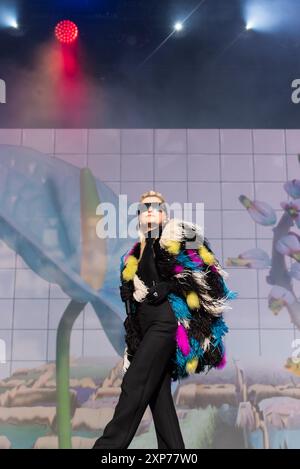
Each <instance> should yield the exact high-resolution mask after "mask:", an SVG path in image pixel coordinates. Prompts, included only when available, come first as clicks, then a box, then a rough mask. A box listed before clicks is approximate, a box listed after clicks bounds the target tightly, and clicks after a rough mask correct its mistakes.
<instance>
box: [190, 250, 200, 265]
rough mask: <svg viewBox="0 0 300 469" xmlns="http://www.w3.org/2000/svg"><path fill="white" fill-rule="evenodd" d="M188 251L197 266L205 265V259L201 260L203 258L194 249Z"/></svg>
mask: <svg viewBox="0 0 300 469" xmlns="http://www.w3.org/2000/svg"><path fill="white" fill-rule="evenodd" d="M186 251H187V253H188V255H189V257H190V259H191V260H192V261H193V262H196V263H197V264H203V259H201V257H200V256H199V255H198V254H197V253H196V252H195V251H194V250H193V249H187V250H186Z"/></svg>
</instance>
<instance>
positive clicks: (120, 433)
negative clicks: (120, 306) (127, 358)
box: [93, 300, 185, 449]
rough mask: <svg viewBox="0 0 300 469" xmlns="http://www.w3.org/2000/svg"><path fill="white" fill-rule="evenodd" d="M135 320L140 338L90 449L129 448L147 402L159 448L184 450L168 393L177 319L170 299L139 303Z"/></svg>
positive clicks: (169, 390) (170, 394) (173, 407)
mask: <svg viewBox="0 0 300 469" xmlns="http://www.w3.org/2000/svg"><path fill="white" fill-rule="evenodd" d="M136 314H137V320H138V321H139V322H140V325H141V330H142V341H141V343H140V345H139V347H138V350H137V352H136V353H135V355H134V357H133V359H132V362H131V363H130V365H129V368H128V369H127V371H126V373H125V375H124V377H123V380H122V384H121V394H120V397H119V401H118V403H117V405H116V407H115V412H114V415H113V417H112V419H111V421H110V422H109V423H108V424H107V425H106V427H105V429H104V431H103V435H102V436H101V437H100V438H98V439H97V440H96V442H95V444H94V446H93V449H101V448H103V449H104V448H105V449H113V448H128V446H129V445H130V442H131V440H132V439H133V437H134V435H135V433H136V430H137V428H138V426H139V423H140V421H141V419H142V417H143V415H144V413H145V410H146V408H147V406H148V404H149V406H150V409H151V412H152V416H153V421H154V426H155V431H156V436H157V443H158V449H184V448H185V446H184V441H183V438H182V434H181V431H180V426H179V421H178V417H177V413H176V409H175V406H174V402H173V397H172V393H171V376H170V358H171V356H172V355H173V354H174V352H175V350H176V329H177V321H176V318H175V315H174V312H173V311H172V309H171V305H170V304H169V301H168V300H166V301H164V302H163V303H161V304H160V305H157V306H154V305H148V304H146V303H141V304H140V305H139V307H138V309H137V312H136Z"/></svg>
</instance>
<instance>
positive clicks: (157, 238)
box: [93, 191, 236, 449]
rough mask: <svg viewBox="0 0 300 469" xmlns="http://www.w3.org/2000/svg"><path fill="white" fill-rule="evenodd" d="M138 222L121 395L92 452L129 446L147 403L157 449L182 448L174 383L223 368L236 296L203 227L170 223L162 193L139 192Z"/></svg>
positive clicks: (126, 281)
mask: <svg viewBox="0 0 300 469" xmlns="http://www.w3.org/2000/svg"><path fill="white" fill-rule="evenodd" d="M138 219H139V229H138V234H139V240H138V241H137V242H136V243H135V244H134V245H133V247H132V248H131V249H130V250H129V251H127V252H126V253H125V254H123V256H122V257H121V278H122V285H121V287H120V293H121V298H122V300H123V301H124V302H127V303H128V304H129V310H128V314H127V317H126V319H125V321H124V327H125V330H126V334H125V341H126V348H125V351H124V359H123V380H122V384H121V394H120V397H119V401H118V403H117V405H116V407H115V412H114V415H113V418H112V419H111V421H110V422H109V423H108V424H107V425H106V427H105V429H104V431H103V434H102V436H101V437H100V438H98V439H97V440H96V442H95V444H94V446H93V448H94V449H101V448H103V449H104V448H105V449H108V448H109V449H113V448H128V446H129V445H130V442H131V441H132V438H133V437H134V435H135V433H136V430H137V428H138V426H139V423H140V421H141V419H142V417H143V415H144V413H145V410H146V408H147V406H148V405H149V406H150V409H151V412H152V415H153V421H154V425H155V430H156V435H157V443H158V449H184V448H185V444H184V440H183V437H182V434H181V430H180V426H179V421H178V417H177V413H176V409H175V406H174V402H173V398H172V393H171V382H172V381H176V380H181V379H184V378H186V377H188V376H190V375H192V374H194V373H200V372H203V371H204V370H206V369H210V368H212V367H219V368H221V367H223V366H224V364H225V350H224V345H223V336H224V334H225V333H226V332H227V331H228V328H227V326H226V324H225V322H224V320H223V317H222V312H223V311H224V310H225V309H231V307H230V306H228V305H227V300H228V299H233V298H235V297H236V292H233V291H231V290H229V289H228V287H227V285H226V283H225V280H224V278H226V277H227V276H228V274H227V273H226V272H225V271H224V270H223V269H222V268H221V266H220V264H219V262H218V260H217V258H216V257H215V255H214V253H213V251H212V250H211V248H210V246H209V243H208V240H207V239H206V238H205V237H204V236H203V232H202V228H201V227H200V226H199V225H196V224H194V223H191V222H187V221H184V220H181V219H177V218H173V219H169V217H168V211H167V207H166V204H165V200H164V198H163V196H162V194H161V193H160V192H156V191H149V192H146V193H144V194H142V196H141V198H140V203H139V207H138Z"/></svg>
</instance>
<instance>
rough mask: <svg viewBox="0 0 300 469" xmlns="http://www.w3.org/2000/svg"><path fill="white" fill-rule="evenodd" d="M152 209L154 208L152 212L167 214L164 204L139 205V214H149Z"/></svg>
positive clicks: (146, 203)
mask: <svg viewBox="0 0 300 469" xmlns="http://www.w3.org/2000/svg"><path fill="white" fill-rule="evenodd" d="M150 207H152V210H156V211H159V212H167V207H166V204H165V203H163V202H142V203H139V204H138V207H137V213H138V214H140V213H143V212H148V209H149V208H150Z"/></svg>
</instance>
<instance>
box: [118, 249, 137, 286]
mask: <svg viewBox="0 0 300 469" xmlns="http://www.w3.org/2000/svg"><path fill="white" fill-rule="evenodd" d="M125 264H126V267H125V268H124V269H123V271H122V277H123V279H124V280H125V281H127V282H128V281H129V280H133V277H134V276H135V273H136V271H137V268H138V260H137V258H136V257H134V256H132V255H130V256H128V258H127V260H126V262H125Z"/></svg>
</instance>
